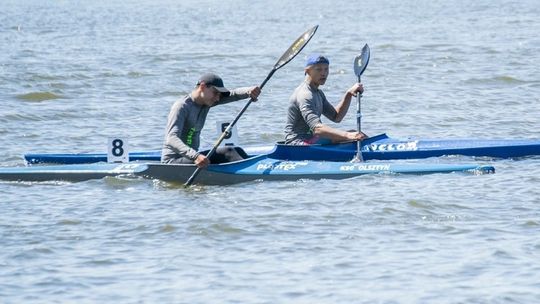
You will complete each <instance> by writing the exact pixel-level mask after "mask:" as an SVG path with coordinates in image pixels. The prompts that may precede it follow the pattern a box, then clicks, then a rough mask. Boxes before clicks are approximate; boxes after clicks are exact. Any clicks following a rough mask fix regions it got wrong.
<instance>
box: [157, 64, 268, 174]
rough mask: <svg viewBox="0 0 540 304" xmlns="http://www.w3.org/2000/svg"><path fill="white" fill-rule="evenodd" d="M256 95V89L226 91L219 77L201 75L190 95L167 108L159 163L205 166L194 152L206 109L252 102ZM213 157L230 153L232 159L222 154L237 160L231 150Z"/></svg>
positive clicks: (199, 154) (259, 90)
mask: <svg viewBox="0 0 540 304" xmlns="http://www.w3.org/2000/svg"><path fill="white" fill-rule="evenodd" d="M260 93H261V89H260V88H259V87H258V86H253V87H246V88H238V89H235V90H230V91H229V90H228V89H227V88H225V86H224V85H223V80H222V79H221V78H220V77H219V76H217V75H215V74H211V73H208V74H204V75H202V76H201V78H200V79H199V81H198V82H197V85H196V86H195V89H193V91H192V92H191V94H189V95H187V96H185V97H183V98H182V99H180V100H178V101H176V102H175V103H174V104H173V106H172V107H171V111H170V113H169V117H168V121H167V129H166V130H165V142H164V144H163V149H162V151H161V162H163V163H168V164H171V163H177V164H181V163H184V164H189V163H191V164H193V163H194V164H195V165H197V167H199V168H205V167H206V166H208V164H210V160H209V159H208V158H207V157H206V156H205V155H204V154H201V153H200V152H199V151H198V149H199V145H200V134H201V130H202V128H203V127H204V122H205V120H206V115H207V114H208V111H209V110H210V107H213V106H216V105H220V104H225V103H229V102H232V101H237V100H241V99H246V98H252V99H254V100H256V99H257V97H258V96H259V94H260ZM216 154H230V155H233V156H231V157H229V155H226V158H233V159H235V158H238V156H235V155H234V154H236V153H235V150H234V149H232V148H225V149H220V150H218V151H217V152H216Z"/></svg>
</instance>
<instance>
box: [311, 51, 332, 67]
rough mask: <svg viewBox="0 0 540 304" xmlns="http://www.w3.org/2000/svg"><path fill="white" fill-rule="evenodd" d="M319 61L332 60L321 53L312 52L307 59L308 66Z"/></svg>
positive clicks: (326, 62) (328, 62)
mask: <svg viewBox="0 0 540 304" xmlns="http://www.w3.org/2000/svg"><path fill="white" fill-rule="evenodd" d="M318 63H325V64H330V61H328V58H326V57H324V56H323V55H321V54H311V55H309V56H308V58H307V60H306V67H308V66H310V65H314V64H318Z"/></svg>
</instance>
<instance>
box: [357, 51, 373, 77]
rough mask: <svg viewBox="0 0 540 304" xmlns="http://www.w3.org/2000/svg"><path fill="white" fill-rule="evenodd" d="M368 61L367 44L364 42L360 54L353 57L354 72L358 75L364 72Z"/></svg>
mask: <svg viewBox="0 0 540 304" xmlns="http://www.w3.org/2000/svg"><path fill="white" fill-rule="evenodd" d="M368 63H369V46H368V45H367V44H366V45H364V47H363V48H362V54H360V55H358V56H356V57H355V58H354V73H355V74H356V76H358V77H360V76H362V74H363V73H364V71H365V70H366V68H367V65H368Z"/></svg>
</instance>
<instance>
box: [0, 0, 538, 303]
mask: <svg viewBox="0 0 540 304" xmlns="http://www.w3.org/2000/svg"><path fill="white" fill-rule="evenodd" d="M539 15H540V4H539V2H538V1H527V0H526V1H510V0H509V1H504V0H497V1H476V2H474V3H469V2H468V1H450V2H449V1H410V2H403V1H365V2H361V3H352V2H348V1H341V0H338V1H332V2H331V3H330V2H328V3H327V2H324V1H309V2H289V1H272V2H269V1H242V0H236V1H212V0H207V1H182V2H180V1H166V0H160V1H143V0H140V1H130V2H128V3H124V2H121V1H114V2H112V3H110V2H109V1H56V2H54V3H46V2H43V1H2V10H1V11H0V41H1V43H0V54H1V55H0V142H1V146H2V151H3V153H4V155H3V157H2V159H1V160H0V166H13V165H22V164H23V159H22V154H24V153H26V152H70V151H71V152H80V151H104V149H105V148H104V146H105V144H106V139H107V137H108V136H112V135H122V136H124V137H126V138H128V140H129V141H130V144H131V146H132V147H134V148H135V149H136V150H148V149H158V148H159V147H160V145H161V142H162V138H163V130H164V126H165V122H166V116H167V114H168V110H169V107H170V106H171V104H172V103H173V102H174V101H175V99H176V98H179V97H180V96H182V95H183V94H185V93H187V92H189V91H190V90H191V88H192V86H193V84H194V82H195V81H196V79H197V77H198V76H199V75H200V74H202V73H204V72H206V71H214V72H216V73H218V74H220V75H221V76H223V78H224V80H225V84H226V85H227V86H229V87H237V86H245V85H253V84H259V83H260V82H261V81H262V80H263V79H264V78H265V77H266V75H267V73H268V72H270V70H271V68H272V66H273V64H274V63H275V62H276V60H277V59H278V58H279V56H280V55H281V54H282V53H283V52H284V51H285V50H286V49H287V47H288V46H289V45H290V43H292V41H293V40H294V39H296V38H297V36H298V35H299V34H300V33H302V32H303V31H305V30H306V29H307V28H309V27H311V26H313V25H314V24H319V25H320V27H319V30H318V32H317V34H316V35H315V37H314V39H313V40H312V41H311V42H310V44H309V45H308V46H307V47H306V50H305V51H303V52H302V53H301V54H300V55H299V56H298V58H296V59H295V60H293V61H292V62H290V63H289V64H288V65H287V66H285V67H283V68H282V69H280V70H279V71H278V72H276V74H275V75H274V76H273V78H272V79H271V80H270V82H268V84H267V86H266V87H265V90H264V92H263V94H262V95H261V98H260V101H259V102H257V103H255V104H253V105H252V106H251V107H250V108H249V109H248V111H247V112H246V113H245V114H244V115H243V116H242V118H241V119H240V121H239V125H238V126H239V131H240V133H241V134H240V141H241V143H243V144H260V143H271V142H274V141H277V140H281V139H282V137H283V133H282V129H283V126H284V117H285V109H286V107H287V99H288V96H289V95H290V93H291V91H292V90H293V89H294V88H295V87H296V86H297V85H298V83H299V82H300V81H301V80H302V78H303V73H302V66H303V61H304V58H305V56H306V54H307V53H309V52H315V51H318V52H323V53H325V54H327V55H328V57H329V58H330V61H331V77H330V79H329V80H328V82H327V84H326V85H325V87H324V90H325V92H326V95H327V96H328V97H329V98H330V99H331V100H333V101H334V102H335V101H337V100H338V99H339V98H340V96H341V94H342V93H343V92H344V90H345V89H346V88H348V87H349V86H350V85H352V83H353V82H354V80H355V76H354V73H353V71H352V60H353V58H354V56H355V55H356V54H357V53H358V52H359V51H360V49H361V47H362V46H363V45H364V43H369V45H370V47H371V60H370V65H369V67H368V69H367V70H366V72H365V74H364V76H363V77H362V80H363V82H364V84H365V87H366V92H365V94H364V97H363V99H362V102H363V104H362V111H363V114H364V116H363V120H362V126H363V130H364V131H365V132H366V133H368V134H372V135H374V134H377V133H382V132H387V133H389V134H390V135H391V136H395V137H405V136H410V135H414V136H419V137H427V138H449V137H454V138H455V137H476V138H539V137H540V133H539V132H538V125H539V123H540V97H539V96H540V72H539V70H540V69H539V67H540V66H539V62H540V55H539V52H538V49H540V38H539V36H538V34H537V33H538V29H539V28H540V26H539V24H540V22H539V21H538V20H539V19H538V16H539ZM242 106H243V103H237V104H233V105H227V106H222V107H220V108H216V109H214V110H213V111H211V112H210V114H209V117H208V121H207V124H208V126H209V127H208V128H207V130H205V132H203V143H204V144H205V145H207V146H209V145H211V144H212V143H213V141H214V140H215V138H216V135H215V134H214V128H213V127H212V126H214V125H215V121H218V120H219V121H222V120H225V121H227V120H232V118H234V116H235V115H236V113H237V112H238V111H239V110H240V109H241V108H242ZM353 111H354V108H352V109H351V112H353ZM340 127H341V128H344V129H351V128H355V119H354V115H352V114H351V113H349V115H348V116H347V117H346V119H345V121H344V122H343V123H342V124H341V125H340ZM427 161H432V162H434V161H438V160H427ZM444 161H450V162H454V161H455V162H460V161H467V162H471V161H477V162H480V163H488V164H492V165H494V166H495V167H496V169H497V173H496V174H492V175H482V176H474V175H461V174H450V175H430V176H366V177H359V178H354V179H349V180H344V181H327V180H324V181H309V180H304V181H298V182H265V183H261V182H253V183H245V184H239V185H235V186H228V187H199V186H198V187H193V188H191V189H184V188H182V187H178V186H175V185H170V184H165V183H160V182H152V181H146V180H123V179H105V180H98V181H89V182H84V183H75V184H70V183H38V184H32V183H30V184H28V183H1V184H0V210H1V212H0V246H1V248H2V251H1V253H0V278H1V279H0V299H2V300H1V302H5V303H21V302H24V303H31V302H44V303H45V302H46V303H50V302H62V303H65V302H123V303H126V302H127V303H133V302H168V303H171V302H174V303H238V302H242V303H245V302H248V303H283V302H290V303H314V302H315V303H359V302H360V303H373V302H375V303H535V302H539V301H540V283H539V282H540V275H539V273H540V264H539V263H538V261H539V260H540V241H539V240H538V235H539V233H540V215H539V212H538V206H539V203H540V199H539V198H540V190H539V189H540V187H538V185H539V181H540V158H538V157H532V158H526V159H518V160H490V159H476V160H471V159H469V158H462V157H457V158H456V157H450V158H446V159H444Z"/></svg>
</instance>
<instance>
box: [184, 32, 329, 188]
mask: <svg viewBox="0 0 540 304" xmlns="http://www.w3.org/2000/svg"><path fill="white" fill-rule="evenodd" d="M318 27H319V26H318V25H316V26H314V27H312V28H311V29H309V30H307V31H306V32H305V33H303V34H302V35H301V36H300V37H298V39H296V41H294V42H293V44H292V45H291V46H290V47H289V49H288V50H287V51H286V52H285V53H284V54H283V55H282V56H281V58H279V60H278V61H277V62H276V64H275V65H274V67H273V68H272V70H271V71H270V73H268V76H266V79H265V80H264V81H263V82H262V84H261V85H260V86H259V87H260V88H261V89H262V88H263V87H264V85H265V84H266V82H267V81H268V80H270V78H271V77H272V75H274V73H275V72H276V71H277V70H278V69H279V68H281V67H283V66H284V65H286V64H287V63H289V61H291V60H292V59H293V58H294V57H295V56H296V55H298V53H300V51H302V49H303V48H304V47H305V46H306V44H307V43H308V42H309V40H311V37H313V35H315V32H316V31H317V28H318ZM252 102H253V99H250V100H249V101H248V102H247V103H246V105H245V106H244V108H242V110H241V111H240V113H238V115H236V117H235V118H234V120H233V121H232V122H231V123H230V124H229V126H227V128H226V129H225V131H223V133H221V136H220V137H219V138H218V139H217V141H216V143H215V144H214V146H213V147H212V149H211V150H210V152H208V154H207V155H206V157H208V158H210V157H211V156H212V155H213V154H214V153H215V152H216V150H217V148H218V147H219V145H220V144H221V142H222V141H223V139H225V137H227V135H228V134H230V132H231V130H232V128H233V127H234V125H235V124H236V122H237V121H238V119H240V116H242V114H244V112H245V111H246V110H247V108H248V107H249V105H250V104H251V103H252ZM199 172H201V168H197V169H195V171H194V172H193V174H192V175H191V177H190V178H189V179H188V180H187V182H186V183H185V184H184V185H185V186H189V185H191V184H192V183H193V181H194V180H195V178H196V177H197V175H198V174H199Z"/></svg>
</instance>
